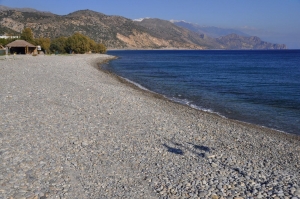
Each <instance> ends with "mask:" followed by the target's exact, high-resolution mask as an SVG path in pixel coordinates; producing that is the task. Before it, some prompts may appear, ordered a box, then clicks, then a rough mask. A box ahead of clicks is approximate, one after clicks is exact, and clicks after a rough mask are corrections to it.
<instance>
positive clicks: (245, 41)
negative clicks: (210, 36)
mask: <svg viewBox="0 0 300 199" xmlns="http://www.w3.org/2000/svg"><path fill="white" fill-rule="evenodd" d="M216 40H217V41H218V42H219V43H220V44H222V45H223V46H226V48H229V49H233V50H239V49H258V50H263V49H272V50H273V49H286V46H285V45H284V44H272V43H268V42H265V41H262V40H261V39H260V38H258V37H255V36H252V37H243V36H240V35H237V34H230V35H227V36H224V37H220V38H217V39H216Z"/></svg>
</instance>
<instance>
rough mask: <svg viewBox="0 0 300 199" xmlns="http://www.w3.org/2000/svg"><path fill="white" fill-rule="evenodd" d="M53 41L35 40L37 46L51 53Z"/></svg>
mask: <svg viewBox="0 0 300 199" xmlns="http://www.w3.org/2000/svg"><path fill="white" fill-rule="evenodd" d="M50 43H51V40H50V39H49V38H43V37H40V38H38V39H36V40H35V44H36V45H39V46H41V48H42V50H44V51H46V52H48V53H49V51H50Z"/></svg>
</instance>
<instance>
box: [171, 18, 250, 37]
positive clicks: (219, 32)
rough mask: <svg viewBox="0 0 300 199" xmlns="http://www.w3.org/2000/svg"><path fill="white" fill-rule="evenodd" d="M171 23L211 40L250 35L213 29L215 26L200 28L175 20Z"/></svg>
mask: <svg viewBox="0 0 300 199" xmlns="http://www.w3.org/2000/svg"><path fill="white" fill-rule="evenodd" d="M171 22H172V23H174V24H176V25H177V26H180V27H183V28H186V29H189V30H191V31H194V32H197V33H199V34H205V35H207V36H210V37H213V38H218V37H222V36H226V35H230V34H237V35H240V36H245V37H249V36H250V35H248V34H246V33H244V32H242V31H239V30H236V29H232V28H220V27H215V26H200V25H199V24H195V23H189V22H186V21H182V20H181V21H176V20H171Z"/></svg>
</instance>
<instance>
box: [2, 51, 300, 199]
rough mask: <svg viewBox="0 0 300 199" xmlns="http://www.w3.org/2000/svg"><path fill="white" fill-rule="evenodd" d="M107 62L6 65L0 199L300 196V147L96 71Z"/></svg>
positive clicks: (25, 60)
mask: <svg viewBox="0 0 300 199" xmlns="http://www.w3.org/2000/svg"><path fill="white" fill-rule="evenodd" d="M111 58H113V57H112V56H108V55H72V56H36V57H33V56H23V57H21V56H20V57H18V56H17V57H16V59H14V60H3V61H1V62H0V73H1V76H0V81H1V82H2V84H1V88H2V89H1V90H0V103H1V106H0V111H1V113H2V114H1V115H0V129H1V131H0V143H1V148H0V160H1V161H0V171H1V172H0V198H2V197H3V198H10V197H11V198H26V199H36V198H41V197H43V198H55V197H60V198H160V197H165V198H166V197H167V198H193V197H194V198H207V199H208V198H218V199H227V198H232V199H234V198H274V197H279V198H280V197H281V198H282V197H287V198H292V197H294V196H296V197H297V198H299V197H300V182H299V179H300V173H299V170H300V140H299V138H297V137H294V136H291V135H285V134H283V133H280V132H277V131H273V130H270V129H266V128H262V127H258V126H254V125H251V124H242V123H240V122H238V121H234V120H230V119H226V118H222V117H220V116H218V115H215V114H212V113H207V112H203V111H200V110H196V109H193V108H191V107H189V106H187V105H182V104H179V103H176V102H173V101H170V100H169V99H166V98H165V97H163V96H161V95H159V94H156V93H152V92H148V91H145V90H142V89H140V88H138V87H137V86H136V85H134V84H132V83H129V82H127V81H125V80H124V79H122V78H120V77H118V76H116V75H115V74H111V73H107V72H104V71H102V70H100V69H99V65H98V64H99V63H100V62H105V61H107V60H108V59H111Z"/></svg>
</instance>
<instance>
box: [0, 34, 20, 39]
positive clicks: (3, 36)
mask: <svg viewBox="0 0 300 199" xmlns="http://www.w3.org/2000/svg"><path fill="white" fill-rule="evenodd" d="M18 38H20V36H7V35H0V39H18Z"/></svg>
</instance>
